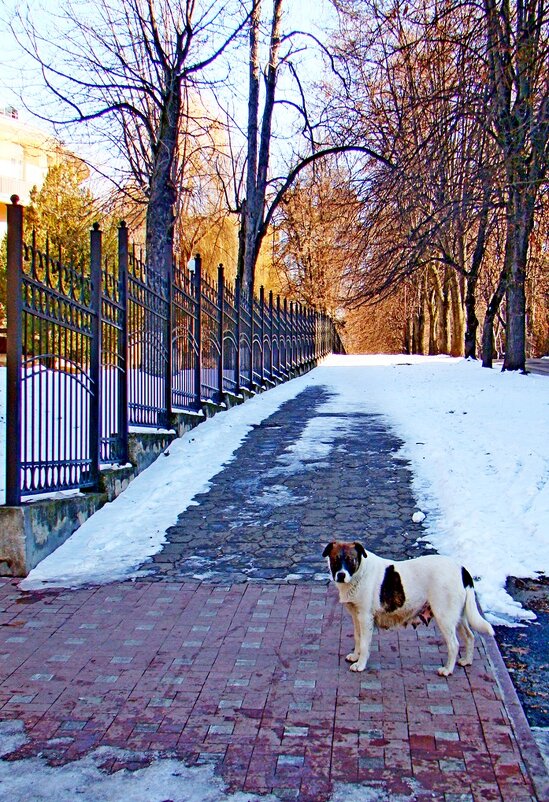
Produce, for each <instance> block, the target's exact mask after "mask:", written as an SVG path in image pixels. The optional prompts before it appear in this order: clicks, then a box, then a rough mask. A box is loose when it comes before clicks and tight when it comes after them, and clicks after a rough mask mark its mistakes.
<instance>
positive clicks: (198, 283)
mask: <svg viewBox="0 0 549 802" xmlns="http://www.w3.org/2000/svg"><path fill="white" fill-rule="evenodd" d="M194 292H195V300H196V317H195V319H194V341H195V345H196V362H195V365H194V393H195V404H196V408H197V409H200V405H201V401H202V259H201V257H200V254H198V253H197V254H196V256H195V257H194Z"/></svg>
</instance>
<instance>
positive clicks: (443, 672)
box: [437, 666, 452, 677]
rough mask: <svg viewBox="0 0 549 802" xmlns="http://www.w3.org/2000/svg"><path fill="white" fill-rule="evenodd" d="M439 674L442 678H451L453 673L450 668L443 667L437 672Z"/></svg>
mask: <svg viewBox="0 0 549 802" xmlns="http://www.w3.org/2000/svg"><path fill="white" fill-rule="evenodd" d="M437 674H438V675H439V676H440V677H449V676H450V675H451V674H452V671H451V669H449V668H446V666H441V667H440V668H439V669H438V671H437Z"/></svg>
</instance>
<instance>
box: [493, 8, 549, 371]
mask: <svg viewBox="0 0 549 802" xmlns="http://www.w3.org/2000/svg"><path fill="white" fill-rule="evenodd" d="M483 10H484V19H483V22H484V26H485V35H486V43H487V60H488V64H489V80H490V88H491V97H490V107H489V110H490V115H489V118H488V119H489V121H490V123H491V126H492V130H493V132H494V135H495V141H496V143H497V146H498V148H499V150H500V153H501V159H502V163H503V167H504V170H505V191H506V208H505V211H506V222H507V234H506V246H505V262H504V265H503V270H502V277H501V279H500V284H504V285H505V289H506V293H507V324H506V343H505V359H504V363H503V367H504V370H524V369H525V358H526V291H525V290H526V279H527V264H528V249H529V245H530V238H531V234H532V229H533V226H534V219H535V211H536V202H537V199H538V196H539V192H540V189H541V187H542V185H543V183H544V181H545V180H546V178H547V170H548V165H549V3H547V0H508V1H507V2H503V3H501V4H499V3H496V2H495V0H483Z"/></svg>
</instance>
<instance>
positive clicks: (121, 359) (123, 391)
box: [118, 222, 129, 465]
mask: <svg viewBox="0 0 549 802" xmlns="http://www.w3.org/2000/svg"><path fill="white" fill-rule="evenodd" d="M118 297H119V299H120V333H119V339H118V442H119V450H120V453H119V454H118V457H119V460H120V464H121V465H124V464H125V463H126V462H128V385H129V370H128V367H129V360H128V228H127V226H126V223H125V222H121V223H120V227H119V229H118Z"/></svg>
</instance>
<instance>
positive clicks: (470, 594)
mask: <svg viewBox="0 0 549 802" xmlns="http://www.w3.org/2000/svg"><path fill="white" fill-rule="evenodd" d="M464 613H465V618H466V619H467V623H468V624H469V626H470V627H472V628H473V629H474V630H476V631H477V632H481V633H482V634H484V635H493V634H494V629H493V627H492V625H491V624H490V623H489V622H488V621H486V619H485V618H483V617H482V616H481V614H480V612H479V609H478V607H477V600H476V597H475V591H474V588H473V587H467V588H465V610H464Z"/></svg>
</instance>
